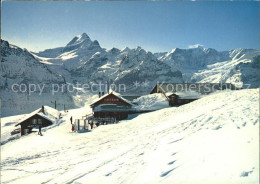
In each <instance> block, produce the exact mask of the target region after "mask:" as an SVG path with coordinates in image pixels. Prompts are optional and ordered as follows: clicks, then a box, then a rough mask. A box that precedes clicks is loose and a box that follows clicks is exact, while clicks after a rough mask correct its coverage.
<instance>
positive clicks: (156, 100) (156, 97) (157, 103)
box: [133, 93, 169, 111]
mask: <svg viewBox="0 0 260 184" xmlns="http://www.w3.org/2000/svg"><path fill="white" fill-rule="evenodd" d="M133 102H134V103H136V104H137V105H136V106H135V108H136V110H142V111H144V110H147V111H149V110H150V111H151V110H158V109H162V108H166V107H169V102H168V100H167V99H166V98H165V97H164V96H163V95H162V94H158V93H155V94H149V95H144V96H141V97H139V98H137V99H135V100H134V101H133Z"/></svg>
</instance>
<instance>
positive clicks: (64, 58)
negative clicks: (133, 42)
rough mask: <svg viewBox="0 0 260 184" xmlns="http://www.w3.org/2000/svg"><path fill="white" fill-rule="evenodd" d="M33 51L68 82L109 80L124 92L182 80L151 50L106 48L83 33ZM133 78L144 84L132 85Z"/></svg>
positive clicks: (144, 90) (134, 91)
mask: <svg viewBox="0 0 260 184" xmlns="http://www.w3.org/2000/svg"><path fill="white" fill-rule="evenodd" d="M34 54H35V55H36V56H38V57H39V59H40V60H44V61H43V62H44V63H48V64H49V65H50V68H51V69H53V70H55V71H56V72H58V73H60V74H61V75H63V76H65V77H66V80H67V81H70V82H72V83H76V82H80V83H83V82H92V83H93V82H95V83H97V82H106V81H107V80H112V81H113V82H114V83H115V84H122V83H123V84H125V85H126V86H127V88H128V93H139V94H140V93H147V92H149V90H151V88H152V87H153V86H154V85H155V84H156V82H157V81H158V82H163V81H166V82H183V80H182V74H181V72H180V71H178V70H176V69H174V68H169V66H168V65H167V64H165V63H162V62H161V61H159V60H158V59H157V58H156V57H155V56H154V55H153V54H152V53H151V52H149V51H145V50H144V49H142V48H141V47H137V48H135V49H129V48H128V47H126V48H124V49H122V50H119V49H117V48H112V49H110V50H106V49H104V48H101V47H100V45H99V43H98V41H96V40H95V41H92V40H91V39H90V38H89V36H88V35H87V34H86V33H83V34H82V35H79V36H76V37H74V38H73V39H72V40H71V41H70V42H69V43H68V44H67V45H66V46H65V47H59V48H54V49H48V50H45V51H42V52H39V53H34ZM136 81H137V82H139V83H145V82H146V85H147V86H145V87H146V88H143V89H141V88H135V87H134V82H136Z"/></svg>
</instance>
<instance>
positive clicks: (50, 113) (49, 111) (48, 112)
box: [15, 106, 60, 126]
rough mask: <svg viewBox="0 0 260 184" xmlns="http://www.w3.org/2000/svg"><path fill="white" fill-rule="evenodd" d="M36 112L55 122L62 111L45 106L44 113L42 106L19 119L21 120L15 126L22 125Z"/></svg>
mask: <svg viewBox="0 0 260 184" xmlns="http://www.w3.org/2000/svg"><path fill="white" fill-rule="evenodd" d="M36 114H37V115H39V116H41V117H43V118H45V119H47V120H49V121H51V122H55V121H56V119H58V117H59V114H60V112H59V111H58V110H56V109H53V108H51V107H49V106H44V113H43V112H42V108H39V109H36V110H35V111H33V112H31V113H30V114H28V115H26V116H25V117H23V118H22V119H21V120H19V122H18V123H17V124H16V125H15V126H18V125H20V124H21V123H22V122H24V121H25V120H27V119H29V118H30V117H32V116H34V115H36Z"/></svg>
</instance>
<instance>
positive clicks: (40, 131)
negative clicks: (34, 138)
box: [38, 126, 42, 135]
mask: <svg viewBox="0 0 260 184" xmlns="http://www.w3.org/2000/svg"><path fill="white" fill-rule="evenodd" d="M38 135H42V126H39V132H38Z"/></svg>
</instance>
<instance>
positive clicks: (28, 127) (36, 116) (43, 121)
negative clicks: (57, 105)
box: [15, 106, 58, 135]
mask: <svg viewBox="0 0 260 184" xmlns="http://www.w3.org/2000/svg"><path fill="white" fill-rule="evenodd" d="M48 108H50V107H48ZM50 109H52V108H50ZM54 110H55V109H54ZM55 111H56V110H55ZM57 112H58V111H57ZM54 116H55V115H54ZM54 116H53V115H50V114H49V113H48V112H46V110H45V107H44V106H42V108H40V109H37V110H35V111H34V112H32V113H30V114H29V115H27V116H26V117H24V118H23V119H22V120H20V121H19V122H18V123H17V124H16V125H15V126H19V125H20V126H21V128H20V130H21V131H20V132H21V135H25V134H29V133H31V132H32V129H33V128H38V127H47V126H49V125H52V124H53V123H54V119H55V118H54ZM56 119H57V117H56Z"/></svg>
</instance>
